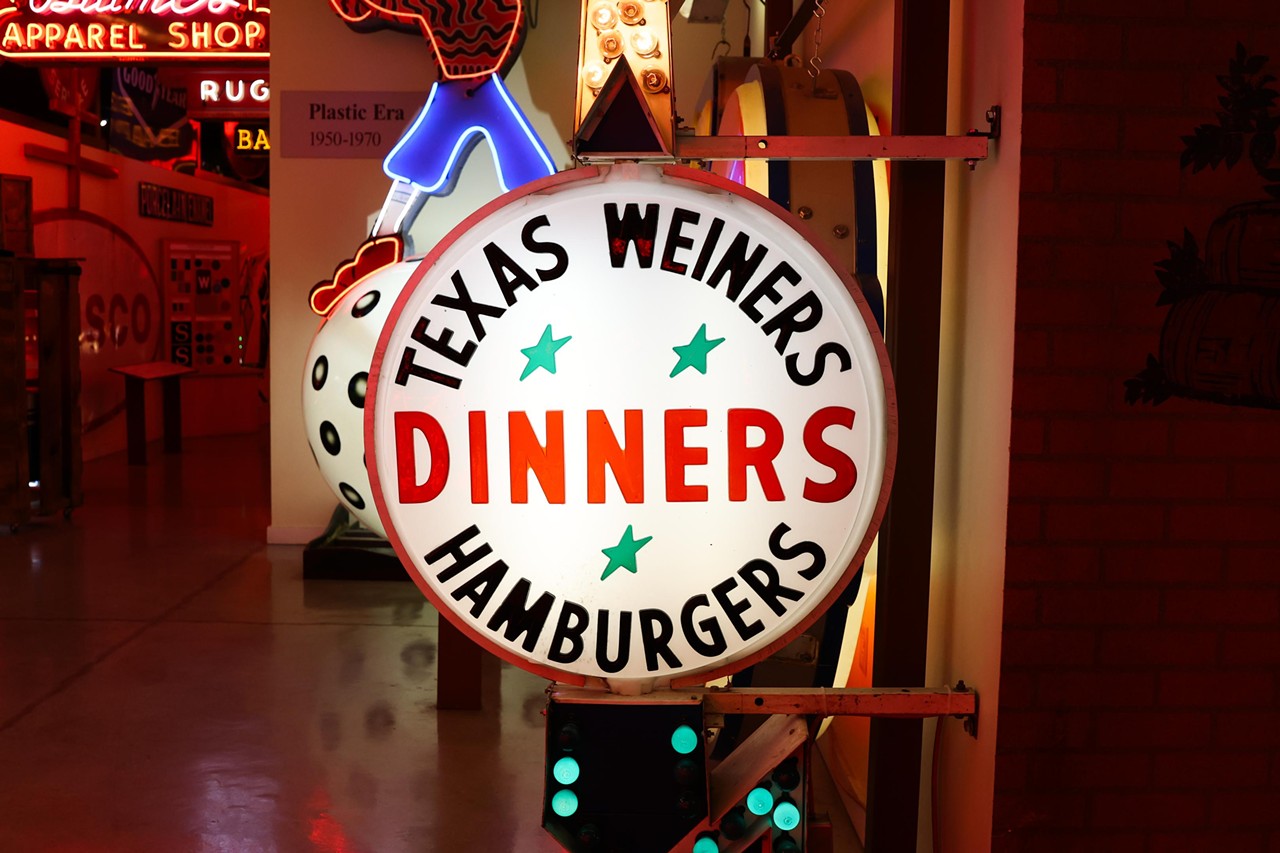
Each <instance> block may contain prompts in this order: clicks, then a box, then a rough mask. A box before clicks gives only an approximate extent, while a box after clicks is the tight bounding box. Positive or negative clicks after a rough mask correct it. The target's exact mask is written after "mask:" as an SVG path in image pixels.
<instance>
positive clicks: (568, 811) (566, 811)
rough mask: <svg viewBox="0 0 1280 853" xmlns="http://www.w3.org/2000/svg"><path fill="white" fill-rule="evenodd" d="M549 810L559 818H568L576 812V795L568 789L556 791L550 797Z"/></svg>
mask: <svg viewBox="0 0 1280 853" xmlns="http://www.w3.org/2000/svg"><path fill="white" fill-rule="evenodd" d="M551 810H552V811H553V812H555V813H556V814H558V815H560V817H569V816H570V815H572V814H573V813H574V812H576V811H577V810H578V795H577V794H575V793H574V792H573V791H570V790H569V789H568V788H564V789H562V790H559V791H556V792H555V794H553V795H552V796H551Z"/></svg>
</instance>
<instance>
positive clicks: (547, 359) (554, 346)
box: [520, 325, 573, 382]
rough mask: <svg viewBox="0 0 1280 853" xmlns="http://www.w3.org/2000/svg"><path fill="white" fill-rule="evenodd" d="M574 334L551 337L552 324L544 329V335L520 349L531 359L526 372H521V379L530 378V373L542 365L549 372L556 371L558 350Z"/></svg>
mask: <svg viewBox="0 0 1280 853" xmlns="http://www.w3.org/2000/svg"><path fill="white" fill-rule="evenodd" d="M572 337H573V336H572V335H566V336H565V337H563V338H553V337H551V326H549V325H548V326H547V328H545V329H543V330H542V337H541V338H539V339H538V342H537V343H536V344H534V345H533V346H531V347H525V348H524V349H522V350H520V352H522V353H524V356H525V358H527V359H529V363H528V364H526V365H525V368H524V373H521V374H520V381H521V382H523V381H525V380H526V379H528V378H529V374H530V373H533V371H535V370H537V369H538V368H539V367H541V368H542V369H543V370H545V371H547V372H548V373H555V372H556V352H557V351H558V350H559V349H560V347H562V346H564V345H565V344H567V343H568V342H569V341H570V339H571V338H572Z"/></svg>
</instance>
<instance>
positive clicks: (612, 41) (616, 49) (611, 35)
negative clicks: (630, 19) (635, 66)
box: [596, 30, 623, 62]
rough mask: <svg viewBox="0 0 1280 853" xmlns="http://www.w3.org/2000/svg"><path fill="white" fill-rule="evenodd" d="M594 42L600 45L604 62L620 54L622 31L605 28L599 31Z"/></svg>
mask: <svg viewBox="0 0 1280 853" xmlns="http://www.w3.org/2000/svg"><path fill="white" fill-rule="evenodd" d="M596 43H597V44H598V45H599V46H600V53H601V55H603V56H604V61H605V62H608V61H609V60H610V59H617V58H618V57H619V56H621V55H622V47H623V44H622V33H620V32H618V31H617V30H606V31H605V32H603V33H601V34H600V38H599V40H598V41H597V42H596Z"/></svg>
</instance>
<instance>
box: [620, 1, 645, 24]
mask: <svg viewBox="0 0 1280 853" xmlns="http://www.w3.org/2000/svg"><path fill="white" fill-rule="evenodd" d="M618 12H619V13H620V14H621V15H622V23H624V24H627V25H629V26H633V27H634V26H637V25H639V24H643V23H644V4H643V3H638V2H636V0H623V2H622V3H619V4H618Z"/></svg>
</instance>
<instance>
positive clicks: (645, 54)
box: [574, 0, 675, 159]
mask: <svg viewBox="0 0 1280 853" xmlns="http://www.w3.org/2000/svg"><path fill="white" fill-rule="evenodd" d="M674 126H675V106H674V104H673V101H672V88H671V26H670V20H669V8H668V5H667V2H666V0H583V4H582V24H581V30H580V31H579V45H578V96H577V107H576V109H575V111H574V150H575V153H576V154H578V155H579V156H580V157H581V158H582V159H609V158H611V157H615V156H627V155H632V156H639V157H644V156H649V157H654V156H657V157H664V156H666V157H669V156H670V155H671V151H672V150H673V144H674V143H673V134H674Z"/></svg>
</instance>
